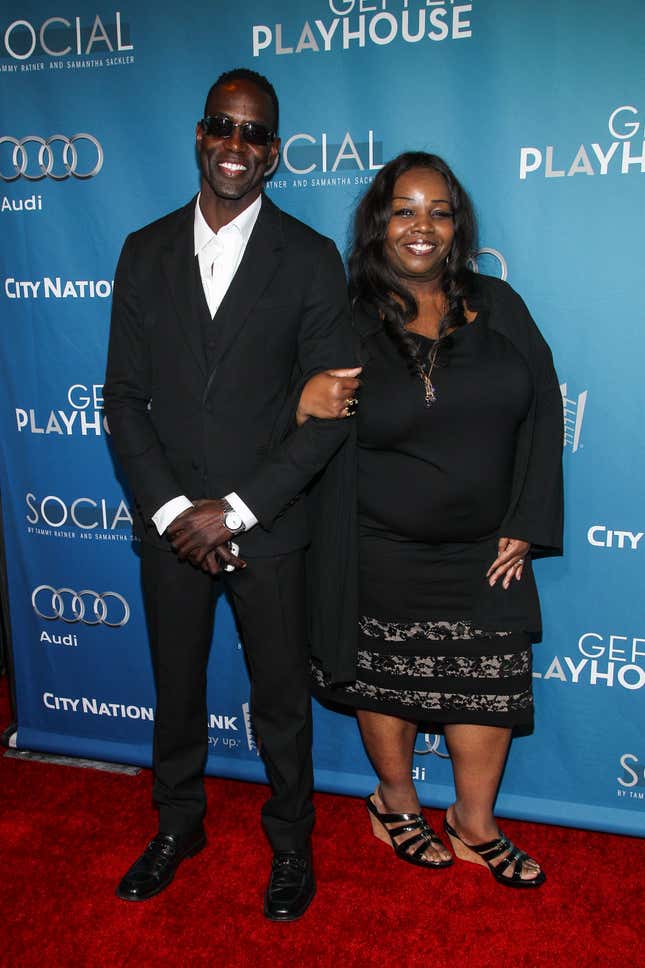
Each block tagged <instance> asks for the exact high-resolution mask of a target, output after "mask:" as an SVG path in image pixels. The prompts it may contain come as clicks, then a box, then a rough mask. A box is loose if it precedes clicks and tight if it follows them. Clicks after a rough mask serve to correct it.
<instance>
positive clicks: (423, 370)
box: [417, 340, 439, 407]
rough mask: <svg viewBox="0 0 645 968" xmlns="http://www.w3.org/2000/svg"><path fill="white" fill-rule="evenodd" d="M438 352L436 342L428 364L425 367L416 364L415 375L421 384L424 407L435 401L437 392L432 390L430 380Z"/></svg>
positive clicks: (437, 343)
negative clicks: (417, 375)
mask: <svg viewBox="0 0 645 968" xmlns="http://www.w3.org/2000/svg"><path fill="white" fill-rule="evenodd" d="M438 352H439V341H438V340H437V341H436V342H435V344H434V346H433V347H432V349H431V350H430V355H429V357H428V362H427V363H426V364H425V366H424V365H423V364H421V363H418V362H417V373H418V374H419V377H420V379H421V382H422V383H423V395H424V403H425V406H426V407H430V406H432V404H433V403H435V402H436V399H437V391H436V390H435V388H434V384H433V382H432V380H431V379H430V376H431V374H432V371H433V370H434V365H435V363H436V361H437V353H438Z"/></svg>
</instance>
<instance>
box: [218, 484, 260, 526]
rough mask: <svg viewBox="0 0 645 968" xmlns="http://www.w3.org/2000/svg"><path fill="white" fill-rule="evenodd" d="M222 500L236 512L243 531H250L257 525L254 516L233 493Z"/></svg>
mask: <svg viewBox="0 0 645 968" xmlns="http://www.w3.org/2000/svg"><path fill="white" fill-rule="evenodd" d="M224 500H225V501H228V503H229V504H230V505H231V507H232V508H233V510H234V511H237V513H238V514H239V516H240V517H241V518H242V523H243V525H244V530H245V531H250V530H251V528H253V527H255V525H256V524H257V523H258V519H257V518H256V516H255V515H254V513H253V511H252V510H251V508H250V507H247V505H246V504H245V503H244V501H243V500H242V498H241V497H238V495H237V494H236V493H235V491H231V493H230V494H227V495H226V497H225V498H224Z"/></svg>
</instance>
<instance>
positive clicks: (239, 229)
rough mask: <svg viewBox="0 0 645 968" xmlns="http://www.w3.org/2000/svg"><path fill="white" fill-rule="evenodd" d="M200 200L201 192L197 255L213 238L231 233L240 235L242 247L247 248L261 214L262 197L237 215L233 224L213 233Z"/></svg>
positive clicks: (195, 223) (198, 197)
mask: <svg viewBox="0 0 645 968" xmlns="http://www.w3.org/2000/svg"><path fill="white" fill-rule="evenodd" d="M200 198H201V192H200V194H199V195H198V196H197V201H196V202H195V222H194V226H195V228H194V238H195V255H198V254H199V253H200V252H201V251H202V249H203V248H205V247H206V246H207V245H208V243H209V242H210V241H211V239H212V238H215V237H216V236H220V237H221V236H222V235H228V234H230V233H231V232H234V233H239V236H240V240H241V243H242V245H243V246H246V244H247V242H248V241H249V239H250V237H251V232H252V231H253V229H254V227H255V223H256V222H257V219H258V215H259V214H260V208H261V206H262V195H259V196H258V197H257V198H256V200H255V201H254V202H252V203H251V204H250V205H249V207H248V208H245V209H244V211H243V212H240V214H239V215H237V216H236V217H235V218H234V219H233V220H232V221H231V222H228V223H227V224H226V225H223V226H222V228H221V229H220V230H219V232H213V230H212V228H211V227H210V225H209V224H208V222H207V221H206V219H205V218H204V216H203V215H202V210H201V208H200V207H199V199H200Z"/></svg>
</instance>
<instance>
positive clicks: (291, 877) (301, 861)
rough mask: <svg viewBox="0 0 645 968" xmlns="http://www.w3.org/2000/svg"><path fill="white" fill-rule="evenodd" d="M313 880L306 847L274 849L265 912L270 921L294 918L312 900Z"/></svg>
mask: <svg viewBox="0 0 645 968" xmlns="http://www.w3.org/2000/svg"><path fill="white" fill-rule="evenodd" d="M315 893H316V881H315V879H314V869H313V863H312V860H311V853H310V851H308V850H277V851H276V852H275V853H274V855H273V864H272V865H271V877H270V878H269V886H268V887H267V890H266V894H265V895H264V913H265V915H266V916H267V918H269V919H270V920H271V921H295V920H296V918H299V917H301V915H303V914H304V913H305V911H306V910H307V908H308V907H309V905H310V904H311V902H312V900H313V897H314V894H315Z"/></svg>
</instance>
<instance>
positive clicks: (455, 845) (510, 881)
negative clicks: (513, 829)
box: [443, 817, 546, 887]
mask: <svg viewBox="0 0 645 968" xmlns="http://www.w3.org/2000/svg"><path fill="white" fill-rule="evenodd" d="M443 829H444V830H445V831H446V833H447V834H448V837H449V838H450V843H451V844H452V849H453V850H454V852H455V854H456V855H457V857H458V858H459V859H460V860H466V861H468V862H469V863H470V864H481V865H482V867H488V869H489V871H490V872H491V874H492V875H493V877H494V878H495V880H496V881H497V882H498V884H504V885H505V886H506V887H539V886H540V885H541V884H544V882H545V880H546V874H545V873H544V871H542V870H540V871H538V872H537V874H536V875H535V877H522V864H523V863H524V861H525V860H533V858H532V857H529V855H528V854H526V853H524V851H523V850H520V849H519V847H516V846H515V844H514V843H513V842H512V841H511V840H509V839H508V837H505V836H504V834H501V836H500V837H499V838H498V839H497V840H489V841H488V842H487V843H485V844H467V843H466V842H465V841H464V840H462V839H461V837H460V836H459V834H458V833H457V831H456V830H455V828H454V827H453V826H452V824H450V823H449V822H448V817H444V821H443ZM503 854H505V856H504V857H502V855H503ZM498 857H502V859H501V860H500V861H498V863H494V861H496V860H497V858H498ZM533 863H535V861H533ZM511 866H512V868H513V871H512V873H511V874H506V873H505V871H507V870H508V869H509V867H511Z"/></svg>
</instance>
